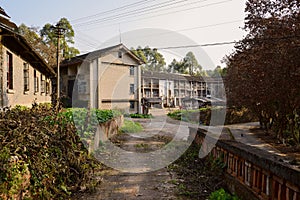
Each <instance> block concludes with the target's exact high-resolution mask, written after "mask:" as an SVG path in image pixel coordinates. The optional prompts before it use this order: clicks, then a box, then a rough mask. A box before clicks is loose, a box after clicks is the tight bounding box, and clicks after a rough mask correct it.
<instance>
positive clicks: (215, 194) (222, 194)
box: [209, 188, 239, 200]
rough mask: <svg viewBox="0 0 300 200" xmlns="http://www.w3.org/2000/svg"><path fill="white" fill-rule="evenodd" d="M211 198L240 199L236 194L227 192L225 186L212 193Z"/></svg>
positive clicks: (218, 199) (215, 199)
mask: <svg viewBox="0 0 300 200" xmlns="http://www.w3.org/2000/svg"><path fill="white" fill-rule="evenodd" d="M209 200H239V198H238V197H237V196H236V195H231V194H229V193H227V192H226V191H225V190H224V189H223V188H221V189H219V190H217V191H214V192H212V193H211V194H210V196H209Z"/></svg>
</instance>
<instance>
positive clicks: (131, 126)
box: [120, 120, 143, 133]
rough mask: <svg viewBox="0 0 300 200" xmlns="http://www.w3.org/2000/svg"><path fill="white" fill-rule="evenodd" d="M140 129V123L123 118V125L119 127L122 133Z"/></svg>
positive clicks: (135, 131) (134, 131)
mask: <svg viewBox="0 0 300 200" xmlns="http://www.w3.org/2000/svg"><path fill="white" fill-rule="evenodd" d="M141 131H143V127H142V125H141V124H140V123H138V122H133V121H130V120H125V121H124V125H123V126H122V127H121V128H120V132H122V133H138V132H141Z"/></svg>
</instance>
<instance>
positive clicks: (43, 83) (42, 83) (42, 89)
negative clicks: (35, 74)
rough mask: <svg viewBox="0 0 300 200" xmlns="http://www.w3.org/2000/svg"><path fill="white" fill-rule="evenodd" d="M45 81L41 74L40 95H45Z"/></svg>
mask: <svg viewBox="0 0 300 200" xmlns="http://www.w3.org/2000/svg"><path fill="white" fill-rule="evenodd" d="M45 87H46V81H45V76H43V74H41V93H45Z"/></svg>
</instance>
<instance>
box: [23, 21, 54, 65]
mask: <svg viewBox="0 0 300 200" xmlns="http://www.w3.org/2000/svg"><path fill="white" fill-rule="evenodd" d="M18 32H19V34H21V35H22V36H23V37H24V38H25V39H26V41H27V42H28V43H29V44H30V45H31V46H32V47H33V48H34V50H35V51H36V52H37V53H38V54H40V55H41V57H42V58H44V60H45V61H46V62H47V63H48V64H49V65H50V66H55V65H56V47H55V46H54V44H48V45H46V44H45V42H44V41H43V40H42V38H41V37H40V36H39V34H38V29H37V28H35V27H31V28H29V27H27V26H26V25H25V24H21V25H20V26H19V27H18Z"/></svg>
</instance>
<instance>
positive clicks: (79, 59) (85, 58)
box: [60, 43, 144, 67]
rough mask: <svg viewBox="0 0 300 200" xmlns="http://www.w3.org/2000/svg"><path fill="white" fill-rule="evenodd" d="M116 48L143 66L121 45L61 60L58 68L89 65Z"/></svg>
mask: <svg viewBox="0 0 300 200" xmlns="http://www.w3.org/2000/svg"><path fill="white" fill-rule="evenodd" d="M116 48H119V49H121V48H123V49H125V51H126V52H127V54H129V55H130V56H131V57H132V58H133V59H134V60H136V61H137V62H138V63H139V64H144V62H143V61H142V60H141V59H139V58H138V57H137V56H136V55H134V54H133V53H132V52H131V51H130V50H129V49H128V48H127V47H126V46H125V45H123V44H122V43H121V44H117V45H114V46H110V47H107V48H104V49H99V50H96V51H92V52H89V53H86V54H83V55H79V56H76V57H73V58H71V59H66V60H63V61H62V62H61V64H60V66H61V67H64V66H71V65H80V64H82V63H83V62H88V63H90V62H92V61H93V60H94V59H95V58H99V57H103V56H105V55H107V54H109V53H110V52H111V51H112V50H113V49H116Z"/></svg>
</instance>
